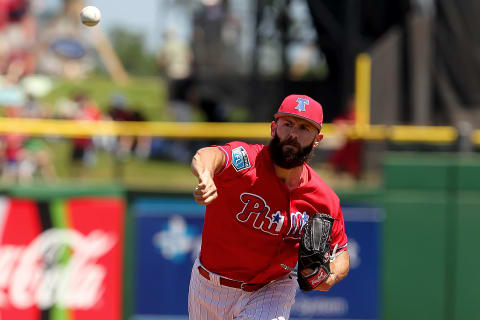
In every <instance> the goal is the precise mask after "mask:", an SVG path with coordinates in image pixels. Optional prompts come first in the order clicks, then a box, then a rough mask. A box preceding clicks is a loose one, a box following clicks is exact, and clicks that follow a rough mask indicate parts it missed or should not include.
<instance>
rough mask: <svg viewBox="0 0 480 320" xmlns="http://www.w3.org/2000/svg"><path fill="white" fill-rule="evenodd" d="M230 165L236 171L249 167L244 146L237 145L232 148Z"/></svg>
mask: <svg viewBox="0 0 480 320" xmlns="http://www.w3.org/2000/svg"><path fill="white" fill-rule="evenodd" d="M232 165H233V167H234V168H235V170H236V171H241V170H244V169H248V168H250V160H249V159H248V154H247V151H246V150H245V148H244V147H238V148H235V149H233V150H232Z"/></svg>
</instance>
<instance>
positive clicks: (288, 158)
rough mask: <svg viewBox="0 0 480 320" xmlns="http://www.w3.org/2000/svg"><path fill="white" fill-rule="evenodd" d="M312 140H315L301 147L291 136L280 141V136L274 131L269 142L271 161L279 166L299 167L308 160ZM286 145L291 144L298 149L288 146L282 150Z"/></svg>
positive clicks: (285, 167)
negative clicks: (273, 135)
mask: <svg viewBox="0 0 480 320" xmlns="http://www.w3.org/2000/svg"><path fill="white" fill-rule="evenodd" d="M314 142H315V140H314V141H312V143H311V144H310V145H308V146H306V147H305V148H302V146H301V145H300V144H299V143H298V141H296V140H295V139H292V138H289V139H288V140H285V141H283V142H280V138H279V137H278V135H277V133H275V137H274V138H273V139H272V140H271V141H270V144H269V153H270V157H271V158H272V161H273V163H275V164H276V165H277V166H279V167H281V168H284V169H292V168H295V167H299V166H301V165H302V164H304V163H305V162H307V161H308V160H310V156H311V155H312V150H313V143H314ZM286 145H292V146H294V147H295V148H296V149H297V150H298V151H295V150H292V149H291V148H288V150H283V147H284V146H286Z"/></svg>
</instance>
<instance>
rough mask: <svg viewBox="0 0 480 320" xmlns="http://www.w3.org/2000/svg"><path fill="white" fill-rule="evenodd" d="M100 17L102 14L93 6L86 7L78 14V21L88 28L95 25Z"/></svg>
mask: <svg viewBox="0 0 480 320" xmlns="http://www.w3.org/2000/svg"><path fill="white" fill-rule="evenodd" d="M101 17H102V14H101V13H100V10H98V8H97V7H94V6H87V7H85V8H83V9H82V11H81V12H80V19H81V20H82V23H83V24H84V25H86V26H89V27H93V26H95V25H97V24H98V22H100V18H101Z"/></svg>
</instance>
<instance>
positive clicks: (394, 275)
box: [380, 153, 480, 320]
mask: <svg viewBox="0 0 480 320" xmlns="http://www.w3.org/2000/svg"><path fill="white" fill-rule="evenodd" d="M383 168H384V170H383V172H384V188H383V191H384V195H383V197H382V198H381V200H380V203H381V205H382V207H383V208H384V210H385V215H386V219H385V224H384V251H383V254H384V266H383V299H384V301H383V304H382V305H383V318H384V319H386V320H387V319H392V320H393V319H409V320H413V319H444V320H449V319H456V320H460V319H465V320H466V319H480V309H479V308H478V302H479V301H480V291H479V286H480V276H479V275H478V272H477V270H478V268H479V267H480V256H479V255H478V254H477V252H476V251H477V250H476V243H478V235H477V234H478V230H479V226H480V180H479V178H480V158H479V157H478V156H474V155H456V154H418V153H414V154H394V153H393V154H389V155H388V156H387V157H386V158H385V160H384V166H383Z"/></svg>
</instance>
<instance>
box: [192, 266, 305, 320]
mask: <svg viewBox="0 0 480 320" xmlns="http://www.w3.org/2000/svg"><path fill="white" fill-rule="evenodd" d="M199 265H200V261H199V259H198V258H197V260H196V261H195V263H194V265H193V268H192V275H191V278H190V288H189V292H188V314H189V319H190V320H227V319H239V320H246V319H255V320H287V319H288V318H289V316H290V308H291V307H292V305H293V303H294V302H295V293H296V289H297V281H296V280H293V279H290V278H289V277H288V276H286V277H284V278H282V279H280V280H277V281H274V282H272V283H270V284H268V285H266V286H265V287H263V288H261V289H260V290H258V291H255V292H245V291H243V290H241V289H235V288H230V287H225V286H222V285H220V284H219V276H218V275H216V274H214V273H210V280H207V279H205V278H204V277H203V276H202V275H200V273H199V272H198V266H199Z"/></svg>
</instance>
